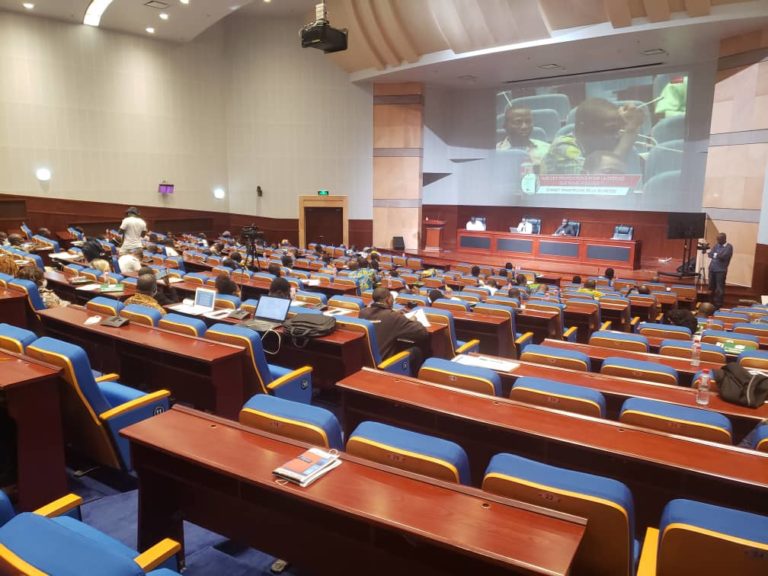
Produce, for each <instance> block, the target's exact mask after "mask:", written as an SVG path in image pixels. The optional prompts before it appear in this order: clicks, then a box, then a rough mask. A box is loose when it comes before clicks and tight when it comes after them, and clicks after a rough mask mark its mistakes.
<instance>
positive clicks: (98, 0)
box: [83, 0, 112, 26]
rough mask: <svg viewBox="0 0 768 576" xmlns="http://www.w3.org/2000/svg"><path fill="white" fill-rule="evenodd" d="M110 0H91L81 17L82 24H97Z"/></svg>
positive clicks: (110, 2)
mask: <svg viewBox="0 0 768 576" xmlns="http://www.w3.org/2000/svg"><path fill="white" fill-rule="evenodd" d="M110 4H112V0H91V3H90V4H89V5H88V8H87V9H86V11H85V16H84V17H83V24H87V25H88V26H98V25H99V23H100V22H101V16H102V15H103V14H104V12H106V10H107V8H109V5H110Z"/></svg>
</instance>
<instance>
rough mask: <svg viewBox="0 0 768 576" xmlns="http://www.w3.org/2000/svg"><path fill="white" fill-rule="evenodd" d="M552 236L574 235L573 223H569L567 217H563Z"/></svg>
mask: <svg viewBox="0 0 768 576" xmlns="http://www.w3.org/2000/svg"><path fill="white" fill-rule="evenodd" d="M552 236H576V227H575V226H574V225H573V224H569V223H568V219H567V218H563V221H562V222H561V223H560V226H558V228H557V230H555V233H554V234H552Z"/></svg>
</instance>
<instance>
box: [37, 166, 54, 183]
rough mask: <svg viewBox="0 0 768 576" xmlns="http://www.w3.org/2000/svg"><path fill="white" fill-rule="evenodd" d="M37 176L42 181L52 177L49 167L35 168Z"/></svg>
mask: <svg viewBox="0 0 768 576" xmlns="http://www.w3.org/2000/svg"><path fill="white" fill-rule="evenodd" d="M35 178H37V179H38V180H40V182H48V181H49V180H50V179H51V171H50V169H49V168H38V169H37V170H35Z"/></svg>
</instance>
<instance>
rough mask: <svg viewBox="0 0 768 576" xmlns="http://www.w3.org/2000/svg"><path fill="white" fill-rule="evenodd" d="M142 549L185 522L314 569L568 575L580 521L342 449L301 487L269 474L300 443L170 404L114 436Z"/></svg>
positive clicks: (174, 533) (177, 532)
mask: <svg viewBox="0 0 768 576" xmlns="http://www.w3.org/2000/svg"><path fill="white" fill-rule="evenodd" d="M121 433H122V434H123V435H124V436H126V437H127V438H128V439H129V440H130V442H131V452H132V455H133V465H134V468H135V470H136V472H137V474H138V477H139V535H138V542H139V549H140V550H145V549H146V548H148V547H149V546H150V545H152V544H153V543H154V542H156V541H158V539H159V538H162V537H166V536H168V537H171V538H175V539H177V540H178V541H179V542H183V541H184V538H183V523H182V520H188V521H191V522H194V523H196V524H199V525H201V526H204V527H205V528H208V529H210V530H213V531H215V532H217V533H219V534H223V535H225V536H227V537H229V538H232V539H234V540H236V541H238V542H242V543H246V544H249V545H252V546H255V547H257V548H259V549H260V550H265V551H267V552H268V553H270V554H274V555H276V556H278V557H280V558H285V559H286V560H288V561H289V562H290V563H291V564H296V565H298V566H301V567H302V568H305V569H306V570H308V571H310V572H312V573H314V574H340V575H347V574H349V575H353V574H354V575H357V574H360V573H361V571H363V572H365V573H366V574H372V575H382V576H383V575H387V576H391V575H392V574H396V573H402V574H425V575H430V576H431V575H435V576H437V575H438V574H461V575H467V574H566V573H567V572H568V569H569V566H570V564H571V561H572V559H573V556H574V554H575V552H576V549H577V547H578V544H579V542H580V540H581V537H582V535H583V531H584V526H583V525H582V524H581V520H580V519H576V518H574V517H572V516H566V515H553V514H552V513H547V514H545V513H544V511H543V510H542V509H540V508H536V507H532V506H527V505H523V504H521V503H516V502H514V501H512V500H507V499H505V498H500V497H495V496H492V495H490V494H486V493H484V492H482V491H480V490H475V489H471V488H466V487H461V486H457V485H453V484H448V483H445V482H439V481H435V480H431V479H429V478H425V477H422V476H417V475H413V474H408V473H405V472H400V471H397V470H394V469H392V468H389V467H387V466H380V465H377V464H374V463H372V462H367V461H365V460H363V459H360V458H355V457H353V456H349V455H346V454H345V455H343V456H342V459H343V463H342V465H341V466H339V467H338V468H337V469H335V470H333V471H331V472H330V473H328V475H327V476H325V477H323V478H320V479H319V480H317V481H316V482H315V483H314V484H312V485H311V486H309V487H307V488H300V487H298V486H295V485H293V484H283V483H278V482H276V481H275V478H274V476H273V475H272V470H273V469H274V468H276V467H277V466H279V465H281V464H284V463H285V462H286V461H288V460H290V459H291V458H294V457H295V456H297V455H298V454H300V453H301V452H302V451H303V450H305V449H306V447H307V445H305V444H303V443H299V442H295V441H292V440H288V439H284V438H280V437H277V436H273V435H271V434H267V433H263V432H260V431H256V430H253V429H248V428H245V427H242V426H240V425H238V424H236V423H233V422H228V421H225V420H222V419H219V418H215V417H212V416H210V415H205V414H201V413H199V412H195V411H193V410H189V409H183V408H182V409H179V408H178V407H174V408H173V409H172V410H170V411H169V412H166V413H164V414H161V415H159V416H156V417H154V418H150V419H147V420H145V421H143V422H141V423H138V424H134V425H133V426H130V427H128V428H126V429H124V430H123V431H122V432H121Z"/></svg>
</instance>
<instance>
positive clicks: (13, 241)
mask: <svg viewBox="0 0 768 576" xmlns="http://www.w3.org/2000/svg"><path fill="white" fill-rule="evenodd" d="M8 244H9V245H10V246H16V247H17V248H20V247H21V245H22V244H24V238H22V237H21V234H8Z"/></svg>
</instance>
